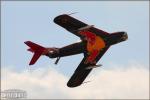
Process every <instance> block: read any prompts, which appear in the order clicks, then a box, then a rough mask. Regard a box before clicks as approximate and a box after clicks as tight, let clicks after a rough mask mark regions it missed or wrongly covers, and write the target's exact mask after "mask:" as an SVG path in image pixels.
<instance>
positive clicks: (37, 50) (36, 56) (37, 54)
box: [24, 41, 46, 65]
mask: <svg viewBox="0 0 150 100" xmlns="http://www.w3.org/2000/svg"><path fill="white" fill-rule="evenodd" d="M24 43H25V44H26V45H28V46H29V47H30V48H29V49H28V51H31V52H33V53H34V55H33V57H32V59H31V61H30V63H29V65H33V64H35V62H36V61H37V60H38V59H39V57H40V56H41V55H42V54H43V53H44V51H45V50H46V48H44V47H42V46H40V45H38V44H35V43H33V42H31V41H26V42H24Z"/></svg>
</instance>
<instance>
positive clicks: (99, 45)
mask: <svg viewBox="0 0 150 100" xmlns="http://www.w3.org/2000/svg"><path fill="white" fill-rule="evenodd" d="M54 23H56V24H58V25H60V26H61V27H63V28H64V29H66V30H67V31H69V32H71V33H73V34H74V35H76V36H78V37H80V39H81V41H80V42H77V43H73V44H70V45H68V46H65V47H61V48H56V47H53V48H47V47H43V46H40V45H38V44H36V43H33V42H31V41H26V42H25V44H26V45H27V46H29V47H30V48H29V49H28V51H31V52H33V53H34V55H33V57H32V59H31V61H30V63H29V65H33V64H35V62H36V61H37V60H38V59H39V57H40V56H41V55H45V56H47V57H49V58H57V59H56V62H55V64H57V63H58V61H59V60H60V58H61V57H65V56H71V55H75V54H80V53H83V55H84V58H83V59H82V61H81V63H80V64H79V66H78V67H77V69H76V70H75V72H74V74H73V75H72V76H71V78H70V80H69V81H68V83H67V86H68V87H76V86H79V85H81V84H82V83H83V82H84V80H85V78H86V77H87V76H88V75H89V73H90V72H91V71H92V69H93V68H96V67H100V66H102V65H101V64H99V65H98V64H97V62H98V61H99V60H100V59H101V57H102V56H103V55H104V53H105V52H106V51H107V50H108V49H109V48H110V46H112V45H114V44H117V43H120V42H122V41H125V40H127V39H128V35H127V32H124V31H120V32H114V33H108V32H106V31H103V30H101V29H98V28H96V27H94V25H88V24H86V23H84V22H82V21H79V20H78V19H76V18H74V17H72V16H70V15H69V14H62V15H59V16H57V17H55V18H54Z"/></svg>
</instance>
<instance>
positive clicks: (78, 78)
mask: <svg viewBox="0 0 150 100" xmlns="http://www.w3.org/2000/svg"><path fill="white" fill-rule="evenodd" d="M108 48H109V47H105V48H104V49H103V50H102V51H101V52H100V53H99V55H98V56H97V57H96V59H95V61H96V63H97V62H98V61H99V59H100V58H101V57H102V56H103V55H104V53H105V52H106V51H107V50H108ZM87 57H88V55H87V54H85V55H84V58H83V60H82V61H81V63H80V64H79V66H78V67H77V69H76V70H75V72H74V74H73V75H72V76H71V78H70V80H69V81H68V83H67V86H68V87H76V86H79V85H81V84H82V82H83V81H84V80H85V78H86V77H87V76H88V74H89V73H90V72H91V71H92V68H90V69H86V68H87V67H89V66H92V65H89V64H85V63H84V62H85V60H86V59H87Z"/></svg>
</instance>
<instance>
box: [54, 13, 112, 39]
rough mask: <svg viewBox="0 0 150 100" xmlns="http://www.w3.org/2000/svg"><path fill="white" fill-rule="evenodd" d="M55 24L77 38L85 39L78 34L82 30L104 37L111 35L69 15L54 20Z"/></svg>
mask: <svg viewBox="0 0 150 100" xmlns="http://www.w3.org/2000/svg"><path fill="white" fill-rule="evenodd" d="M54 22H55V23H56V24H58V25H60V26H61V27H63V28H65V29H66V30H68V31H69V32H71V33H73V34H75V35H76V36H78V37H80V38H81V39H83V38H84V37H83V36H82V35H81V34H79V33H78V32H79V31H81V30H82V29H83V30H84V29H88V30H89V31H90V32H92V33H94V34H96V35H99V36H101V37H102V38H103V37H106V36H108V35H109V33H107V32H105V31H103V30H100V29H97V28H95V27H94V26H93V25H88V24H86V23H84V22H82V21H79V20H77V19H76V18H73V17H71V16H69V15H67V14H63V15H59V16H57V17H56V18H54Z"/></svg>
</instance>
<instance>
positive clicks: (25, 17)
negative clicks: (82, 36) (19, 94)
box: [1, 1, 149, 98]
mask: <svg viewBox="0 0 150 100" xmlns="http://www.w3.org/2000/svg"><path fill="white" fill-rule="evenodd" d="M1 8H2V9H1V29H2V31H1V50H2V51H1V54H2V55H1V67H2V69H4V70H5V74H6V75H3V74H2V76H5V77H4V81H2V82H3V83H5V82H7V81H8V79H9V78H10V77H9V75H11V73H14V74H15V75H16V76H17V75H18V76H20V75H22V76H24V75H27V76H28V75H29V77H30V74H31V73H30V72H29V73H25V72H26V71H28V70H29V68H31V69H37V70H40V69H41V68H42V71H41V74H42V73H43V74H44V73H45V71H43V70H51V68H52V70H53V71H54V72H52V71H50V72H48V73H51V72H52V73H54V74H52V75H53V76H54V75H57V74H56V73H58V74H60V76H61V77H63V79H64V80H65V82H67V81H68V80H69V78H70V77H71V75H72V74H73V72H74V70H75V69H76V67H77V66H78V64H79V63H80V61H81V60H82V58H83V55H82V54H79V55H75V56H70V57H64V58H62V59H60V62H59V63H58V65H54V62H55V60H54V59H49V58H47V57H40V59H39V60H38V61H37V63H36V64H35V65H33V66H29V65H28V64H29V62H30V59H31V57H32V54H31V53H30V52H27V51H26V49H27V48H28V47H27V46H26V45H25V44H24V41H28V40H30V41H33V42H35V43H38V44H40V45H42V46H45V47H63V46H65V45H69V44H71V43H74V42H77V41H79V38H78V37H77V36H75V35H73V34H71V33H69V32H68V31H66V30H65V29H63V28H62V27H60V26H58V25H56V24H55V23H54V22H53V19H54V18H55V17H56V16H58V15H60V14H64V13H67V14H69V13H73V12H78V13H77V14H74V15H71V16H73V17H75V18H77V19H79V20H81V21H83V22H85V23H87V24H89V25H95V27H97V28H100V29H102V30H104V31H107V32H109V33H112V32H116V31H126V32H127V33H128V37H129V39H128V40H127V41H125V42H122V43H120V44H117V45H114V46H112V47H111V48H110V49H109V50H108V51H107V52H106V53H105V55H104V56H103V57H102V59H101V60H100V61H99V62H98V63H99V64H102V65H103V66H102V68H97V70H96V69H94V71H93V72H92V73H91V75H92V74H94V72H95V73H101V71H102V73H103V70H106V72H107V71H112V73H114V74H112V76H113V75H115V74H116V73H115V71H116V70H114V69H123V71H122V70H121V71H120V74H119V75H124V74H122V72H124V71H125V70H127V69H128V70H129V72H128V70H127V73H130V74H131V75H132V72H130V67H131V66H132V67H133V66H134V67H135V70H139V71H140V69H139V66H140V68H143V69H144V71H142V72H144V73H145V71H146V73H148V72H149V71H148V68H149V3H148V1H144V2H141V1H134V2H132V1H130V2H129V1H106V2H105V1H101V2H100V1H99V2H98V1H87V2H83V1H63V2H60V1H55V2H54V1H53V2H52V1H50V2H47V1H44V2H42V1H35V2H32V1H30V2H29V1H22V2H19V1H13V2H11V1H7V2H6V1H3V2H2V4H1ZM7 69H9V71H8V70H7ZM143 69H142V70H143ZM2 71H3V70H2ZM35 71H36V70H35ZM55 71H56V73H55ZM33 72H34V70H33ZM134 72H136V71H134ZM134 72H133V73H134ZM48 73H46V74H44V76H43V78H44V77H45V76H48V75H49V74H48ZM14 74H13V75H14ZM38 74H39V72H38ZM41 74H40V75H41ZM47 74H48V75H47ZM105 74H106V73H104V75H105ZM32 75H33V73H32ZM32 75H31V80H32V79H33V78H35V77H36V80H37V82H39V81H40V79H39V77H38V75H37V73H36V72H35V77H33V76H32ZM36 75H37V76H36ZM94 75H95V76H94V77H96V74H94ZM98 75H99V76H98V77H101V78H103V80H105V77H102V76H103V75H102V74H98ZM101 75H102V76H101ZM109 75H110V74H109ZM109 75H108V76H109ZM134 75H139V73H138V71H137V72H136V73H135V74H134ZM144 75H145V74H144ZM144 75H143V77H144V78H146V79H145V80H144V81H146V82H148V81H147V79H148V76H146V75H148V74H146V75H145V76H144ZM27 76H26V77H27ZM106 76H107V74H106ZM110 76H111V75H110ZM8 77H9V78H8ZM94 77H93V78H94ZM126 77H130V76H126ZM135 77H136V76H135ZM135 77H134V76H133V78H135ZM143 77H141V79H144V78H143ZM5 78H7V79H5ZM27 78H28V77H27ZM56 78H60V77H59V76H57V77H56ZM101 78H99V80H101ZM112 78H113V77H112ZM2 79H3V78H2ZM63 79H62V80H63ZM119 79H120V78H118V79H117V80H119ZM10 80H12V81H17V79H16V80H15V79H14V80H13V77H12V79H10ZM10 80H9V81H10ZM27 80H28V79H27ZM94 80H95V81H96V78H95V79H94ZM131 80H132V79H131ZM131 80H130V79H129V80H124V81H131ZM55 81H56V82H62V84H61V86H62V87H63V86H64V87H65V88H67V87H66V83H65V82H64V81H57V80H55ZM139 81H141V80H136V82H137V83H138V82H139ZM43 82H44V83H45V84H51V83H50V81H45V80H43ZM63 82H64V83H63ZM98 82H99V81H98ZM100 82H101V81H100ZM106 82H108V81H106ZM18 84H20V86H21V85H23V84H22V83H18ZM36 84H38V83H36ZM95 84H96V83H95ZM104 84H105V83H104ZM112 84H113V83H112ZM114 84H115V83H114ZM120 84H121V83H120ZM132 84H133V82H132V81H131V82H130V83H129V84H128V85H129V87H128V88H130V87H132ZM145 84H146V85H145ZM7 85H8V86H7ZM7 85H5V86H4V87H5V88H3V89H8V87H9V88H19V87H17V86H18V85H17V86H10V85H9V84H7ZM53 85H54V84H53ZM53 85H52V86H53ZM58 85H60V83H59V84H58ZM90 85H91V86H92V85H94V83H92V82H91V83H90ZM96 85H97V84H96ZM96 85H95V86H96ZM115 85H116V84H115ZM122 85H123V84H121V85H118V87H119V86H120V87H119V89H120V88H121V87H122ZM61 86H60V87H61ZM137 86H141V84H140V85H139V84H138V85H137ZM142 86H148V85H147V83H143V84H142ZM29 87H30V86H26V88H29ZM37 87H39V88H40V86H37ZM26 88H23V89H26ZM86 88H87V89H88V86H87V87H86ZM135 88H136V87H135ZM135 88H134V89H135ZM146 88H147V87H146ZM54 89H55V88H54ZM61 89H62V88H61ZM63 89H64V88H63ZM78 89H79V88H78ZM80 89H82V87H81V88H80ZM80 89H79V90H80ZM90 89H91V88H89V90H90ZM142 89H143V88H142ZM64 90H65V89H64ZM82 90H84V89H82ZM103 90H104V91H107V89H106V90H105V88H103ZM27 91H28V90H27ZM29 91H30V90H29ZM33 91H34V89H33ZM33 91H32V92H33ZM60 91H61V90H60ZM60 91H59V92H58V91H55V92H56V94H57V92H58V93H60V94H61V95H62V92H60ZM69 91H70V90H69ZM76 91H77V90H76ZM136 91H138V90H136ZM143 91H144V93H147V89H145V87H144V89H143ZM145 91H146V92H145ZM30 92H31V91H30ZM38 92H39V91H38ZM45 92H46V93H47V95H49V94H48V92H47V91H45ZM99 92H102V91H97V93H99ZM113 92H114V91H113ZM115 92H116V94H117V92H118V91H115ZM67 93H69V92H67ZM50 94H51V95H52V94H54V95H53V96H52V97H49V98H57V97H56V96H57V95H56V94H55V93H50ZM140 94H141V93H140ZM147 94H148V93H147ZM68 95H69V96H66V95H64V94H63V95H62V97H63V98H70V97H71V96H70V95H71V94H68ZM93 95H95V94H93ZM105 95H107V96H110V95H108V94H107V93H106V94H105ZM114 95H115V94H114ZM133 95H134V94H133ZM137 95H138V92H137V94H136V95H135V97H134V96H133V98H138V97H136V96H137ZM146 96H147V97H148V95H146ZM31 97H32V96H31ZM33 97H35V98H36V96H33ZM130 97H131V98H132V96H129V97H128V95H123V96H122V97H121V96H120V98H130ZM147 97H146V98H147ZM47 98H48V97H47ZM81 98H83V97H81ZM87 98H88V97H87ZM89 98H92V97H89ZM102 98H105V96H104V95H103V96H102ZM108 98H117V97H116V96H110V97H108ZM139 98H140V97H139ZM141 98H142V97H141Z"/></svg>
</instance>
